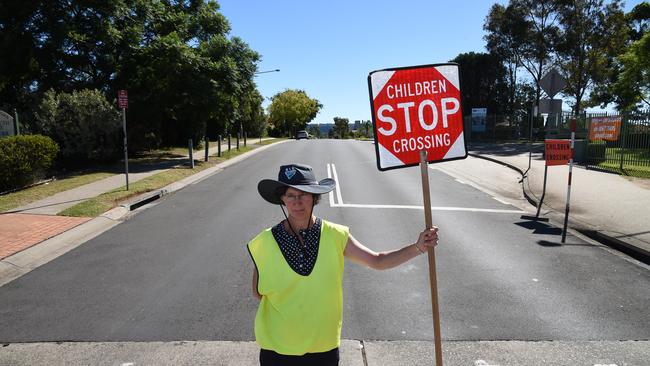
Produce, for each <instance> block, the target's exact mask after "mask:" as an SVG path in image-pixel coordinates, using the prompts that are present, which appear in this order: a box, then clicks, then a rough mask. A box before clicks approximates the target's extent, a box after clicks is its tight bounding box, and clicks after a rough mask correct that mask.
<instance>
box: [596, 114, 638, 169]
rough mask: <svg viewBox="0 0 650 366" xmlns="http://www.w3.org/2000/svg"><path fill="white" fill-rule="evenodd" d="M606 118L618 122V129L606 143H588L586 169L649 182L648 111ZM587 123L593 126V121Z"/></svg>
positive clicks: (603, 140)
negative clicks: (612, 118) (643, 179)
mask: <svg viewBox="0 0 650 366" xmlns="http://www.w3.org/2000/svg"><path fill="white" fill-rule="evenodd" d="M610 117H615V118H619V119H620V128H619V129H618V131H615V132H616V133H615V134H614V135H615V136H613V137H612V136H610V138H609V139H600V138H596V139H593V138H590V139H589V141H588V143H587V151H586V157H587V161H586V165H587V168H589V169H599V170H606V171H610V172H614V173H618V174H625V175H631V176H637V177H644V178H650V111H645V112H643V113H636V114H629V115H620V116H610ZM587 122H588V125H589V126H592V125H593V126H592V127H594V126H596V122H595V121H594V118H593V117H591V118H588V119H587ZM610 129H611V130H612V131H613V130H614V127H613V126H612V127H611V128H610ZM613 132H614V131H613ZM590 137H593V136H590Z"/></svg>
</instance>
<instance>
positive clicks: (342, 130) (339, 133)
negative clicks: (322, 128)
mask: <svg viewBox="0 0 650 366" xmlns="http://www.w3.org/2000/svg"><path fill="white" fill-rule="evenodd" d="M333 131H334V137H335V138H340V139H346V138H348V136H349V134H350V120H349V119H347V118H342V117H334V129H333Z"/></svg>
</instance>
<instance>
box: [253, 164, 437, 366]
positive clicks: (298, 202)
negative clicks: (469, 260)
mask: <svg viewBox="0 0 650 366" xmlns="http://www.w3.org/2000/svg"><path fill="white" fill-rule="evenodd" d="M334 186H335V182H334V180H332V179H329V178H327V179H323V180H321V181H317V180H316V178H315V176H314V173H313V171H312V169H311V167H309V166H306V165H298V164H291V165H283V166H281V167H280V172H279V174H278V180H271V179H264V180H262V181H260V182H259V184H258V186H257V189H258V191H259V193H260V195H261V196H262V197H263V198H264V199H265V200H266V201H268V202H270V203H272V204H276V205H280V207H281V208H282V212H283V213H284V215H285V218H286V220H283V221H282V222H280V223H279V224H277V225H276V226H274V227H272V228H269V229H266V230H264V231H263V232H261V233H260V234H259V235H258V236H257V237H255V238H254V239H253V240H251V242H250V243H248V251H249V253H250V255H251V258H252V259H253V262H254V264H255V271H254V274H253V294H254V295H255V296H256V297H257V298H258V299H260V300H261V301H260V305H259V308H258V310H257V315H256V317H255V338H256V340H257V343H258V344H259V345H260V347H261V351H260V364H261V365H262V366H269V365H282V366H287V365H310V366H313V365H328V366H329V365H338V360H339V353H338V347H339V344H340V342H341V339H340V338H341V325H342V322H343V287H342V285H343V267H344V258H347V259H349V260H350V261H352V262H355V263H358V264H362V265H365V266H368V267H370V268H374V269H388V268H392V267H395V266H398V265H400V264H402V263H404V262H406V261H408V260H410V259H412V258H414V257H416V256H418V255H420V254H422V253H425V252H426V251H427V250H428V248H431V247H434V246H435V245H437V243H438V228H435V227H434V228H432V229H427V230H424V231H423V232H421V233H420V235H419V237H418V240H417V242H416V243H414V244H410V245H407V246H405V247H403V248H401V249H397V250H393V251H387V252H380V253H377V252H374V251H372V250H371V249H368V248H367V247H365V246H363V245H362V244H361V243H359V242H358V241H357V240H356V239H355V238H354V237H353V236H352V235H350V233H349V229H348V228H347V227H345V226H342V225H338V224H334V223H331V222H328V221H325V220H323V219H321V218H318V217H316V216H314V215H313V209H314V206H315V205H316V204H317V203H318V202H319V200H320V195H321V194H324V193H328V192H331V191H332V190H333V189H334ZM283 207H286V208H287V211H288V214H287V213H285V212H284V208H283Z"/></svg>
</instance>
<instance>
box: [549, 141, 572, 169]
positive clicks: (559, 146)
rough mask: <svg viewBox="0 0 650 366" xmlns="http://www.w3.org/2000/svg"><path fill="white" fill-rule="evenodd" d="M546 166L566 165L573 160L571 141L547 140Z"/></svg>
mask: <svg viewBox="0 0 650 366" xmlns="http://www.w3.org/2000/svg"><path fill="white" fill-rule="evenodd" d="M544 145H545V148H546V165H547V166H551V165H564V164H567V163H568V162H569V160H570V159H571V141H570V140H545V141H544Z"/></svg>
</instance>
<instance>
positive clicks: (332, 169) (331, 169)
mask: <svg viewBox="0 0 650 366" xmlns="http://www.w3.org/2000/svg"><path fill="white" fill-rule="evenodd" d="M327 177H328V178H332V177H333V178H332V179H334V181H335V182H336V196H337V199H338V202H339V203H336V202H335V200H334V194H333V192H330V193H329V203H330V207H341V208H372V209H394V208H396V209H406V210H424V206H414V205H371V204H355V203H343V198H342V197H341V185H340V183H339V179H338V174H337V172H336V166H335V165H334V163H331V164H330V163H328V164H327ZM431 210H433V211H462V212H487V213H514V214H523V213H526V212H525V211H522V210H500V209H491V208H472V207H443V206H439V207H436V206H432V207H431Z"/></svg>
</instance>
